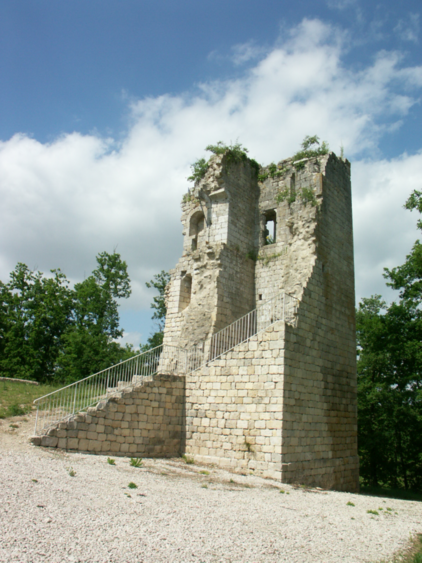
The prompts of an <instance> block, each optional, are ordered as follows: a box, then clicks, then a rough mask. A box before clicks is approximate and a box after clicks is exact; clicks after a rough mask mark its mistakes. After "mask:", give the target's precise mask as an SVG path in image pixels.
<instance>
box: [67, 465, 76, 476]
mask: <svg viewBox="0 0 422 563" xmlns="http://www.w3.org/2000/svg"><path fill="white" fill-rule="evenodd" d="M67 472H68V473H69V476H70V477H75V475H76V471H75V470H74V469H73V467H69V469H68V470H67Z"/></svg>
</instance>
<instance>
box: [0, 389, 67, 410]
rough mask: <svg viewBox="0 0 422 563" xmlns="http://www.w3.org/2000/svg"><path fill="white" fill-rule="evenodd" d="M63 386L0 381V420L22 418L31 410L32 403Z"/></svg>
mask: <svg viewBox="0 0 422 563" xmlns="http://www.w3.org/2000/svg"><path fill="white" fill-rule="evenodd" d="M61 387H63V385H61V384H58V385H31V384H29V383H21V382H20V381H10V380H9V381H0V418H9V417H11V416H23V415H25V414H28V413H29V412H31V410H32V406H33V405H32V402H33V401H34V400H35V399H38V397H42V396H43V395H47V394H48V393H52V392H53V391H56V390H57V389H60V388H61Z"/></svg>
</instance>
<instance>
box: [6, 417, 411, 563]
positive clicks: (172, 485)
mask: <svg viewBox="0 0 422 563" xmlns="http://www.w3.org/2000/svg"><path fill="white" fill-rule="evenodd" d="M0 423H1V425H0V475H1V484H0V522H1V534H0V561H2V562H3V561H5V562H6V561H7V562H8V563H12V562H13V563H14V562H19V563H27V562H31V563H36V562H38V561H42V562H49V563H50V562H51V563H61V562H81V563H91V562H98V563H109V562H110V563H111V562H113V563H114V562H116V563H117V562H118V563H141V562H144V563H159V562H166V563H176V562H177V563H179V562H180V563H181V562H183V563H185V562H197V563H200V562H204V563H205V562H207V563H208V562H232V563H234V562H239V563H240V562H244V563H253V562H263V563H264V562H271V563H276V562H277V563H278V562H288V563H295V562H301V563H307V562H312V563H331V562H332V563H334V562H335V563H338V562H340V561H343V562H347V563H363V562H366V561H379V560H380V559H383V558H384V559H386V560H388V559H389V558H390V559H391V557H392V554H393V553H394V552H395V551H397V550H399V549H402V548H403V547H405V546H406V544H407V543H408V541H409V536H410V535H411V534H415V533H420V532H422V503H418V502H411V501H402V500H392V499H382V498H379V497H369V496H363V495H362V496H360V495H353V494H348V493H336V492H331V491H323V490H320V489H304V488H300V487H292V486H289V485H281V484H280V483H277V482H275V481H269V480H265V479H260V478H258V477H254V476H252V475H250V476H242V475H234V474H231V473H228V472H225V471H221V470H218V469H216V468H213V467H203V466H198V465H186V464H185V463H184V462H183V460H180V459H171V460H150V459H147V460H144V465H143V467H142V468H140V469H137V468H134V467H131V466H130V465H129V460H128V459H125V458H116V465H114V466H113V465H109V464H108V463H107V457H104V456H91V455H85V454H70V453H66V452H61V451H58V450H48V449H41V448H36V447H34V446H31V445H30V444H29V443H28V436H29V435H30V434H31V431H32V424H33V420H32V415H31V416H30V417H28V421H27V422H25V421H24V420H22V418H20V419H15V420H13V421H12V420H11V419H7V420H3V421H0ZM11 423H15V424H16V425H17V426H18V428H11V427H10V424H11ZM201 471H203V472H209V474H208V475H207V474H205V473H201ZM72 472H75V474H74V476H73V477H72V476H71V475H70V473H72ZM130 482H134V483H135V484H136V485H137V488H136V489H130V488H128V484H129V483H130ZM280 489H282V490H283V491H284V493H280ZM349 502H350V503H353V504H354V505H355V506H350V505H348V504H347V503H349ZM381 508H382V509H383V510H380V509H381ZM387 508H389V509H391V510H387ZM367 510H377V511H378V512H379V515H378V516H377V515H373V514H368V513H367Z"/></svg>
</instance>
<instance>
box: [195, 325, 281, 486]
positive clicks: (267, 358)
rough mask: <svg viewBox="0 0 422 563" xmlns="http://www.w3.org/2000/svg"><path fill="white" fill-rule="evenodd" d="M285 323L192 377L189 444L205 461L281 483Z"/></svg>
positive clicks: (274, 326) (196, 456) (223, 356)
mask: <svg viewBox="0 0 422 563" xmlns="http://www.w3.org/2000/svg"><path fill="white" fill-rule="evenodd" d="M283 348H284V323H282V322H280V323H276V324H274V325H272V326H271V327H269V328H268V329H267V330H266V331H264V332H261V333H258V334H257V335H255V336H253V337H252V338H251V339H250V340H249V341H248V342H245V343H243V344H240V345H238V346H236V347H235V348H234V349H233V350H231V351H230V352H227V353H225V354H223V355H222V356H221V357H220V358H219V359H218V360H215V361H214V362H212V363H211V364H209V366H208V367H207V366H204V367H202V368H201V369H200V370H197V371H196V372H194V373H192V374H191V375H188V376H187V378H186V444H185V450H186V452H187V453H188V454H190V455H193V456H194V458H195V459H196V460H197V461H199V462H202V463H215V464H217V465H218V466H220V467H224V468H227V469H229V470H231V471H237V472H248V473H249V472H250V471H253V472H254V473H255V474H256V475H262V476H264V477H271V478H273V479H278V480H280V479H281V476H282V474H281V467H282V466H281V461H282V442H281V428H282V420H283V392H284V391H283V390H284V386H283V362H284V360H283V355H284V350H283Z"/></svg>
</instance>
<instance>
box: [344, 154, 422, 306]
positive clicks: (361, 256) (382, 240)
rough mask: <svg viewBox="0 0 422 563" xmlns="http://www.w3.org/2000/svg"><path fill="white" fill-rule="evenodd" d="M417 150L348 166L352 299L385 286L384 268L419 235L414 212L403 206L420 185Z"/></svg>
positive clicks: (401, 255)
mask: <svg viewBox="0 0 422 563" xmlns="http://www.w3.org/2000/svg"><path fill="white" fill-rule="evenodd" d="M421 178H422V151H421V152H419V153H418V154H416V155H411V156H409V155H406V154H404V155H402V156H400V157H398V158H395V159H392V160H389V161H388V160H380V161H378V162H369V161H367V162H365V161H360V162H356V163H355V164H354V165H353V167H352V181H353V222H354V232H355V261H356V286H357V300H359V299H360V298H362V297H369V296H370V295H371V294H374V293H379V294H383V295H385V296H387V297H388V299H389V300H393V299H395V298H396V297H397V293H396V292H393V291H392V290H387V289H386V287H385V280H384V279H383V277H382V274H383V269H384V268H393V267H394V266H398V265H400V264H402V263H403V262H404V260H405V257H406V254H409V252H410V250H411V248H412V246H413V243H414V242H415V240H416V239H417V238H419V236H420V232H419V231H418V230H417V228H416V221H417V216H416V214H415V213H411V212H409V211H407V210H405V209H404V208H403V206H404V204H405V202H406V199H407V197H408V196H409V194H410V193H411V192H412V191H413V190H420V189H421Z"/></svg>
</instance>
